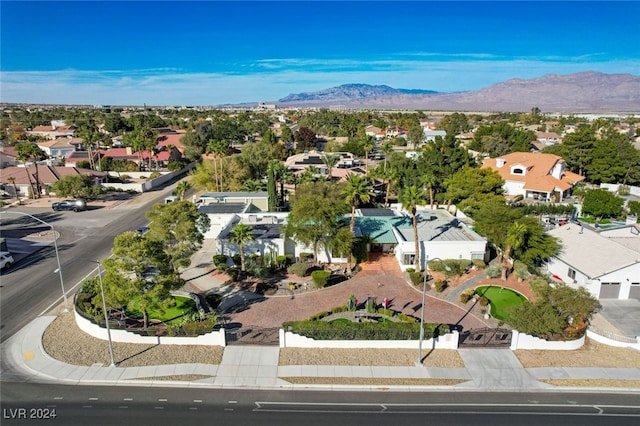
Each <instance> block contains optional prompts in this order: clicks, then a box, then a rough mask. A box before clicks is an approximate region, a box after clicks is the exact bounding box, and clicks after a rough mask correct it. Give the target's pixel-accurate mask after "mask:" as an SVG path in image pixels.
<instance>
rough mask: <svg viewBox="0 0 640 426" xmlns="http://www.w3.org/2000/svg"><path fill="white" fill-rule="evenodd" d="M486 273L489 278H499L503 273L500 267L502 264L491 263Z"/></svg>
mask: <svg viewBox="0 0 640 426" xmlns="http://www.w3.org/2000/svg"><path fill="white" fill-rule="evenodd" d="M485 273H486V274H487V276H488V277H489V278H498V277H499V276H500V275H502V268H500V265H491V266H489V267H488V268H487V269H485Z"/></svg>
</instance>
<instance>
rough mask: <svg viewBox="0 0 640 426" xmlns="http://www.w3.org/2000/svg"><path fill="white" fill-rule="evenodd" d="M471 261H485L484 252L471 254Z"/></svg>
mask: <svg viewBox="0 0 640 426" xmlns="http://www.w3.org/2000/svg"><path fill="white" fill-rule="evenodd" d="M471 260H484V252H475V253H471Z"/></svg>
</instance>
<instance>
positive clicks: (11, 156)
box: [0, 144, 20, 169]
mask: <svg viewBox="0 0 640 426" xmlns="http://www.w3.org/2000/svg"><path fill="white" fill-rule="evenodd" d="M18 164H20V161H18V153H17V152H16V148H15V147H13V146H5V145H2V144H0V169H4V168H5V167H11V166H17V165H18Z"/></svg>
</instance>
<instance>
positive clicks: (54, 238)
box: [0, 212, 69, 312]
mask: <svg viewBox="0 0 640 426" xmlns="http://www.w3.org/2000/svg"><path fill="white" fill-rule="evenodd" d="M0 213H3V214H4V213H10V214H18V215H22V216H29V217H30V218H32V219H35V220H37V221H38V222H40V223H42V224H44V225H47V226H48V227H50V228H51V234H52V236H53V248H54V250H55V252H56V262H57V263H58V269H57V271H58V273H59V275H60V287H61V288H62V300H63V301H64V312H69V304H68V302H67V293H66V291H65V290H64V280H63V279H62V268H61V267H60V255H59V254H58V243H57V241H56V240H57V238H56V230H55V228H54V227H53V225H52V224H50V223H48V222H45V221H44V220H42V219H40V218H38V217H36V216H33V215H30V214H28V213H23V212H0Z"/></svg>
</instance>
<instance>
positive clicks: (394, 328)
mask: <svg viewBox="0 0 640 426" xmlns="http://www.w3.org/2000/svg"><path fill="white" fill-rule="evenodd" d="M283 327H284V328H285V330H287V331H291V332H293V333H296V334H299V335H301V336H305V337H308V338H311V339H314V340H417V339H419V338H420V324H419V323H406V322H384V323H374V322H353V323H345V322H328V321H289V322H285V323H284V324H283ZM448 330H449V326H448V325H446V324H435V323H425V324H424V338H425V339H430V338H432V337H437V336H440V335H442V334H444V333H446V332H447V331H448Z"/></svg>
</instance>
